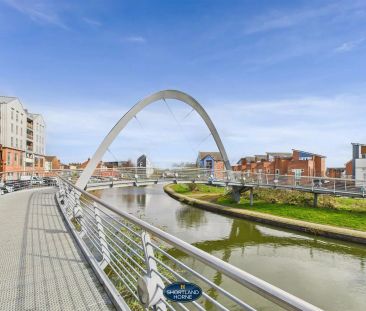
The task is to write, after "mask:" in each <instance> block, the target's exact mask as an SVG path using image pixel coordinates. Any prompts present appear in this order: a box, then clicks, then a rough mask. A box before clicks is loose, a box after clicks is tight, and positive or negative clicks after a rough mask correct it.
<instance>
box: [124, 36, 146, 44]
mask: <svg viewBox="0 0 366 311" xmlns="http://www.w3.org/2000/svg"><path fill="white" fill-rule="evenodd" d="M122 41H124V42H131V43H145V42H146V39H145V38H144V37H142V36H128V37H124V38H122Z"/></svg>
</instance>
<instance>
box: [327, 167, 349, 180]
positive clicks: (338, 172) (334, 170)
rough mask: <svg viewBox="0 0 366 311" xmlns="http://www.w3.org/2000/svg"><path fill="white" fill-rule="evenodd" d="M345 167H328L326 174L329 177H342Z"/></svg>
mask: <svg viewBox="0 0 366 311" xmlns="http://www.w3.org/2000/svg"><path fill="white" fill-rule="evenodd" d="M345 171H346V169H345V168H344V167H328V168H327V176H328V177H330V178H344V177H345Z"/></svg>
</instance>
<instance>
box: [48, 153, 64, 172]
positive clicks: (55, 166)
mask: <svg viewBox="0 0 366 311" xmlns="http://www.w3.org/2000/svg"><path fill="white" fill-rule="evenodd" d="M44 169H45V170H46V171H51V170H60V169H61V161H60V160H59V159H58V158H57V157H56V156H45V165H44Z"/></svg>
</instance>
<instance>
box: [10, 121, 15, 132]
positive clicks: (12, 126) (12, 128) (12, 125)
mask: <svg viewBox="0 0 366 311" xmlns="http://www.w3.org/2000/svg"><path fill="white" fill-rule="evenodd" d="M10 128H11V132H12V133H14V124H13V123H12V124H11V125H10Z"/></svg>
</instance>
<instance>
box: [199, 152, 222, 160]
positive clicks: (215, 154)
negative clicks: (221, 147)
mask: <svg viewBox="0 0 366 311" xmlns="http://www.w3.org/2000/svg"><path fill="white" fill-rule="evenodd" d="M207 156H210V157H211V158H212V159H214V160H215V161H223V160H222V156H221V153H220V152H212V151H200V152H199V153H198V158H199V159H200V160H202V159H204V158H206V157H207Z"/></svg>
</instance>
